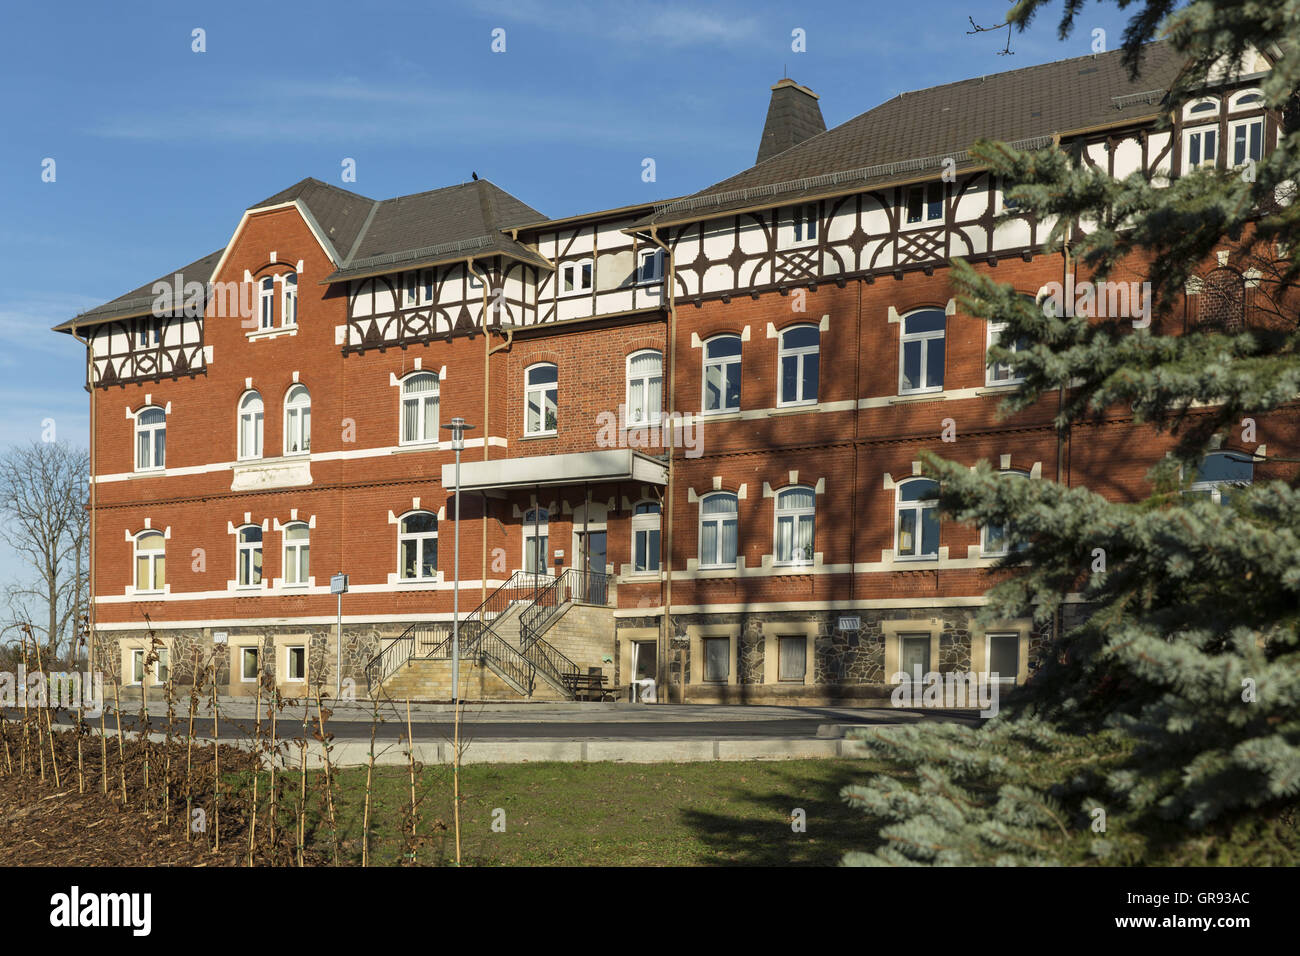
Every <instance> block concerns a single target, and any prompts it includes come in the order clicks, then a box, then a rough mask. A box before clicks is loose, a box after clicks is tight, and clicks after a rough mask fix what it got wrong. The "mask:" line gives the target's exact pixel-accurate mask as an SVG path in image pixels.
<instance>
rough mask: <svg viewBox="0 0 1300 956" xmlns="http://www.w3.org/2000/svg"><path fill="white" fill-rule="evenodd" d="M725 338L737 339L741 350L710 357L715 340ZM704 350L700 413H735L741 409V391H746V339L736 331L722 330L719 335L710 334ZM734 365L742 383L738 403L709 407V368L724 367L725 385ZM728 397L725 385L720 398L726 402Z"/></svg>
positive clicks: (723, 378) (723, 379)
mask: <svg viewBox="0 0 1300 956" xmlns="http://www.w3.org/2000/svg"><path fill="white" fill-rule="evenodd" d="M723 339H735V340H736V342H737V343H739V345H740V351H739V352H738V353H737V354H736V355H723V356H721V357H718V358H710V357H709V346H710V345H712V344H713V343H714V342H720V341H722V340H723ZM702 352H703V356H704V367H703V369H702V370H701V371H702V374H701V376H700V379H701V382H700V414H701V415H729V414H731V413H733V412H738V411H740V404H741V393H743V391H744V386H745V371H744V366H743V365H742V364H741V360H742V359H743V358H744V352H745V341H744V339H743V338H742V337H741V336H739V335H737V334H736V333H734V332H722V333H720V334H718V335H711V336H709V337H708V338H707V339H705V340H704V348H703V349H702ZM732 365H734V366H736V370H737V375H738V383H739V385H740V388H739V389H738V390H737V392H738V394H737V395H736V404H735V406H734V407H733V406H730V405H726V404H723V405H720V406H719V407H718V408H709V407H708V404H709V401H708V399H709V369H710V367H717V368H720V369H722V381H723V383H724V386H725V383H726V381H727V373H728V371H729V370H730V367H731V366H732ZM726 399H727V392H726V388H725V387H724V388H723V390H722V395H721V399H720V400H721V401H722V402H724V403H725V402H726Z"/></svg>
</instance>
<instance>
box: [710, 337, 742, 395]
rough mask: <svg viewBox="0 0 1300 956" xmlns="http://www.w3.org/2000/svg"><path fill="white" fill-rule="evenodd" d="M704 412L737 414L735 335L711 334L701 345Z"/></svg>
mask: <svg viewBox="0 0 1300 956" xmlns="http://www.w3.org/2000/svg"><path fill="white" fill-rule="evenodd" d="M704 411H705V412H738V411H740V336H739V335H715V336H714V337H713V338H711V339H709V340H708V341H707V342H705V343H704Z"/></svg>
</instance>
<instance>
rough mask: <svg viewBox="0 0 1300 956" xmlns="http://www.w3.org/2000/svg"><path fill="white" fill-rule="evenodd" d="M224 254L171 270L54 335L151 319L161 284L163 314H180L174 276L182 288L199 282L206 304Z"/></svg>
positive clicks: (212, 254) (58, 327) (61, 327)
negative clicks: (103, 324)
mask: <svg viewBox="0 0 1300 956" xmlns="http://www.w3.org/2000/svg"><path fill="white" fill-rule="evenodd" d="M225 251H226V250H225V248H224V247H222V248H220V249H218V250H217V251H216V252H209V253H208V254H207V255H206V256H204V257H203V258H202V259H196V260H194V261H193V262H191V263H190V264H189V265H187V266H182V267H181V268H179V269H173V270H172V271H171V272H168V273H167V274H166V275H162V276H159V277H158V278H157V279H154V280H153V281H152V282H146V283H145V284H144V285H142V286H140V287H139V288H138V289H132V290H131V291H130V292H127V293H125V294H123V295H120V296H118V297H117V298H116V299H113V300H111V301H109V302H105V303H104V304H103V305H97V306H95V307H94V308H93V309H87V310H86V311H85V312H82V313H80V314H79V315H77V316H76V317H75V318H72V319H69V320H68V321H66V322H61V323H59V324H58V325H56V326H55V327H54V331H55V332H71V331H72V330H73V328H74V327H77V328H82V327H85V326H87V325H97V324H99V323H101V322H112V321H114V320H116V319H131V318H136V317H139V316H145V315H153V314H154V310H153V306H154V302H155V300H157V298H158V296H157V295H155V294H154V291H153V287H154V285H155V284H157V283H159V282H162V283H165V284H166V285H167V288H168V292H167V293H165V294H164V297H163V304H164V309H163V310H162V311H163V312H164V314H172V313H174V312H180V311H181V310H182V309H183V308H184V302H173V301H172V298H173V297H172V294H171V290H172V287H173V283H174V281H175V276H176V273H178V272H179V273H180V274H181V282H182V284H185V283H190V282H201V283H203V288H204V293H203V295H204V298H203V302H204V304H206V303H207V288H208V282H209V281H210V280H211V278H212V270H213V269H215V268H216V267H217V262H218V261H219V260H220V259H221V255H222V253H224V252H225ZM184 294H185V289H184V285H182V288H181V295H182V296H184Z"/></svg>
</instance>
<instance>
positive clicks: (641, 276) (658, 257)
mask: <svg viewBox="0 0 1300 956" xmlns="http://www.w3.org/2000/svg"><path fill="white" fill-rule="evenodd" d="M663 277H664V251H663V250H662V249H642V250H641V254H640V256H639V258H638V259H637V268H636V281H637V284H639V285H649V284H650V283H653V282H660V281H662V280H663Z"/></svg>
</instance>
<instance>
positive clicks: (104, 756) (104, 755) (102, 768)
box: [99, 695, 108, 796]
mask: <svg viewBox="0 0 1300 956" xmlns="http://www.w3.org/2000/svg"><path fill="white" fill-rule="evenodd" d="M101 696H102V695H101ZM104 710H105V708H104V702H103V701H102V700H101V701H100V702H99V787H100V789H101V790H103V791H104V795H105V796H107V795H108V727H107V726H106V722H107V718H106V717H105V715H104Z"/></svg>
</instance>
